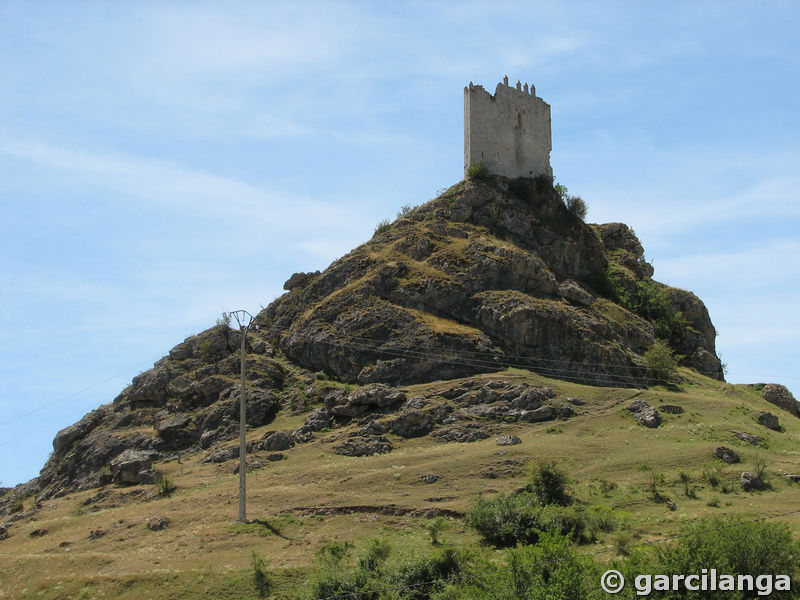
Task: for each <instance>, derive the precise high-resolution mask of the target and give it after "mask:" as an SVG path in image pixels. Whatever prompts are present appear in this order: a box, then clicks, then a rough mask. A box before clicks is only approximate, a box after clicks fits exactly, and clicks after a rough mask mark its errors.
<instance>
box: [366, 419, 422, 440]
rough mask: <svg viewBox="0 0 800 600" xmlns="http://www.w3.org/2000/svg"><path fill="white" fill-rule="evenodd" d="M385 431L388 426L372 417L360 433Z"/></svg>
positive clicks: (368, 433)
mask: <svg viewBox="0 0 800 600" xmlns="http://www.w3.org/2000/svg"><path fill="white" fill-rule="evenodd" d="M385 431H386V428H385V427H384V426H383V425H382V424H380V423H378V422H377V421H375V420H374V419H370V420H369V421H368V422H367V424H366V425H364V426H363V427H362V428H361V430H360V431H359V433H361V434H362V435H381V434H383V433H385ZM426 433H427V432H426ZM421 435H425V434H424V433H423V434H421ZM403 437H414V436H403Z"/></svg>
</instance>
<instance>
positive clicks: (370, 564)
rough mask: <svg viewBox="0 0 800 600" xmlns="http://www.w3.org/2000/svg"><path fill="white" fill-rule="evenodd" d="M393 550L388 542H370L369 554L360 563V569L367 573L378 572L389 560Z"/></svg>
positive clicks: (376, 540)
mask: <svg viewBox="0 0 800 600" xmlns="http://www.w3.org/2000/svg"><path fill="white" fill-rule="evenodd" d="M391 551H392V548H391V546H390V545H389V542H387V541H386V540H378V539H374V540H370V542H369V546H368V547H367V553H366V554H365V555H364V556H363V557H361V558H360V559H359V561H358V567H359V568H360V569H364V570H365V571H370V572H376V571H378V569H379V568H380V566H381V565H382V564H383V563H384V562H386V559H387V558H389V554H391Z"/></svg>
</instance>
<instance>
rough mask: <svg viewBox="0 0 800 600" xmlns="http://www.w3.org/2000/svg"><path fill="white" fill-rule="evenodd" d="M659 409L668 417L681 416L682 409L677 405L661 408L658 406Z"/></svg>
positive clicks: (665, 405) (662, 406)
mask: <svg viewBox="0 0 800 600" xmlns="http://www.w3.org/2000/svg"><path fill="white" fill-rule="evenodd" d="M659 408H660V409H661V410H662V411H664V412H665V413H667V414H668V415H680V414H683V407H682V406H679V405H678V404H662V405H661V406H659Z"/></svg>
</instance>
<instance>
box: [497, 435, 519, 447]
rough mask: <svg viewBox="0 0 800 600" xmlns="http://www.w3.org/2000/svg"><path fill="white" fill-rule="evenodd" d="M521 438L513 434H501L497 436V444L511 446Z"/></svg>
mask: <svg viewBox="0 0 800 600" xmlns="http://www.w3.org/2000/svg"><path fill="white" fill-rule="evenodd" d="M521 443H522V440H521V439H519V438H518V437H517V436H515V435H501V436H500V437H498V438H497V445H498V446H513V445H515V444H521Z"/></svg>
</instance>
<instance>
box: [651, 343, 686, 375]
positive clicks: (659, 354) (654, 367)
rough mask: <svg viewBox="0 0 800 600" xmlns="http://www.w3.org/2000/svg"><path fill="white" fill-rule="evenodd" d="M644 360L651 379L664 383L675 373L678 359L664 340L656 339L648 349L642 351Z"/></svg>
mask: <svg viewBox="0 0 800 600" xmlns="http://www.w3.org/2000/svg"><path fill="white" fill-rule="evenodd" d="M644 362H645V363H646V364H647V368H648V369H650V373H651V375H652V376H653V379H655V380H657V381H659V382H662V383H666V382H667V381H669V380H670V379H671V378H672V377H673V376H674V375H675V369H676V368H677V366H678V359H677V357H676V356H675V353H674V352H673V351H672V348H670V347H669V346H668V345H667V344H666V342H663V341H661V340H656V341H655V342H653V345H652V346H650V349H649V350H648V351H647V352H645V353H644Z"/></svg>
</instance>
